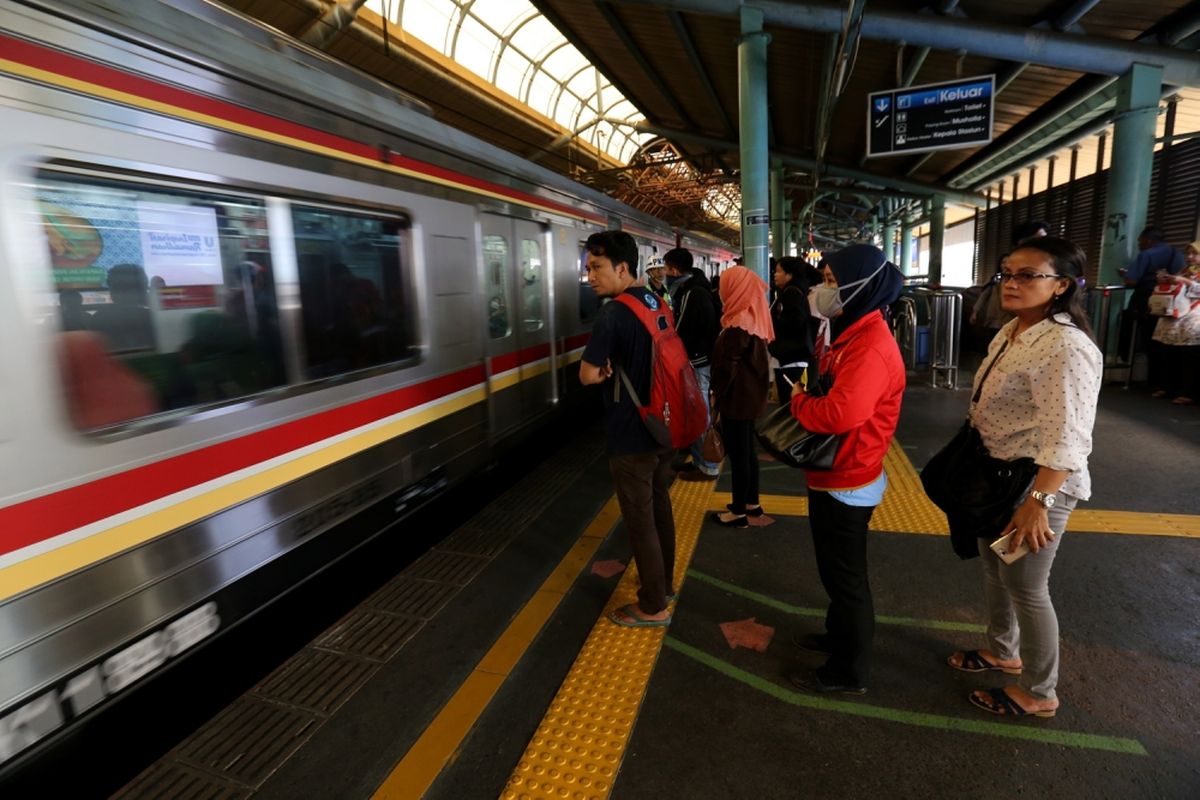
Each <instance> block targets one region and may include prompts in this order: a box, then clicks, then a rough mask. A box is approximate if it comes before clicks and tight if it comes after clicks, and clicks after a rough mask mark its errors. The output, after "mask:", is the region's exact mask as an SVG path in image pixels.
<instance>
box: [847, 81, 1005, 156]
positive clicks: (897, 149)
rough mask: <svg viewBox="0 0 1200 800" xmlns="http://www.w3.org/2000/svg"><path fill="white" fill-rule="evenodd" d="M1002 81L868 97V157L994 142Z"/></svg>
mask: <svg viewBox="0 0 1200 800" xmlns="http://www.w3.org/2000/svg"><path fill="white" fill-rule="evenodd" d="M995 89H996V76H995V75H984V76H982V77H977V78H963V79H962V80H957V81H950V82H948V83H931V84H926V85H925V86H910V87H907V88H904V89H892V90H890V91H886V92H873V93H872V94H871V95H869V97H868V103H869V105H868V112H867V155H868V156H885V155H891V154H893V153H922V152H927V151H930V150H950V149H953V148H957V147H976V146H978V145H981V144H987V143H988V142H990V141H992V126H993V121H994V106H993V103H992V99H993V97H994V96H995V94H996V91H995Z"/></svg>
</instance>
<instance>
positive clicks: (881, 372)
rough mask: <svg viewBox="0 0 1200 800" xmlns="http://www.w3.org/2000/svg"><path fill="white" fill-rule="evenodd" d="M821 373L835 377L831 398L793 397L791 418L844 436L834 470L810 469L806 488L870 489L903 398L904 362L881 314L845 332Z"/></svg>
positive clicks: (828, 353) (817, 430)
mask: <svg viewBox="0 0 1200 800" xmlns="http://www.w3.org/2000/svg"><path fill="white" fill-rule="evenodd" d="M821 372H822V373H825V374H828V375H831V376H832V378H833V387H832V388H831V389H830V390H829V394H828V395H826V396H825V397H812V396H810V395H807V394H803V393H797V394H795V395H793V396H792V414H793V415H794V416H795V417H796V419H798V420H800V424H801V425H803V426H804V427H805V428H806V429H807V430H810V431H813V432H815V433H841V434H844V436H843V437H842V444H841V446H840V447H839V448H838V454H837V458H836V459H834V462H833V469H832V470H829V471H808V472H807V475H808V485H809V487H811V488H813V489H818V490H821V491H831V490H833V491H837V490H846V489H857V488H859V487H862V486H866V485H867V484H869V483H871V482H872V481H874V480H875V479H876V478H878V477H879V474H880V473H881V472H882V471H883V457H884V455H886V454H887V450H888V445H889V444H890V443H891V441H892V434H893V433H895V432H896V424H897V423H898V422H899V421H900V400H901V398H902V396H903V395H904V384H905V375H904V360H903V359H902V358H901V357H900V349H899V348H898V347H897V346H896V340H895V339H894V338H893V337H892V332H891V331H890V330H888V325H887V323H886V322H885V321H884V319H883V315H882V314H881V313H879V312H878V311H874V312H871V313H870V314H867V315H866V316H865V317H863V318H862V319H860V320H858V321H856V322H855V323H854V324H852V325H851V326H850V327H849V328H847V329H846V330H845V331H843V332H842V335H841V336H839V337H838V339H837V341H836V342H834V343H833V345H832V346H831V347H830V348H829V349H828V351H826V352H825V354H824V355H822V356H821Z"/></svg>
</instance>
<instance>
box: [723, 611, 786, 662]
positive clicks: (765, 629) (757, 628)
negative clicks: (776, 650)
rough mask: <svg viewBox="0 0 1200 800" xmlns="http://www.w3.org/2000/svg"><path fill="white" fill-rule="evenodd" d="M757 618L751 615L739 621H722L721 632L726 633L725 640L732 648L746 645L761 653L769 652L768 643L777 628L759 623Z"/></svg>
mask: <svg viewBox="0 0 1200 800" xmlns="http://www.w3.org/2000/svg"><path fill="white" fill-rule="evenodd" d="M755 619H756V617H751V618H750V619H743V620H738V621H737V622H722V623H721V633H723V634H725V641H727V642H729V649H730V650H736V649H737V648H739V647H745V648H746V649H748V650H757V651H758V652H760V653H765V652H767V645H768V644H770V643H771V637H772V636H774V635H775V629H774V628H772V627H771V626H770V625H759V624H758V623H757V622H755V621H754V620H755Z"/></svg>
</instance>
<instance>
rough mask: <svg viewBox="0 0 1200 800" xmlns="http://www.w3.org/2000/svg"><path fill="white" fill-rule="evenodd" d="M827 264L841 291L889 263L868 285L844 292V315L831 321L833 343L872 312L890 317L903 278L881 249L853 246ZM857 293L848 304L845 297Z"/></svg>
mask: <svg viewBox="0 0 1200 800" xmlns="http://www.w3.org/2000/svg"><path fill="white" fill-rule="evenodd" d="M828 262H829V269H830V270H832V271H833V277H835V278H837V282H838V287H839V288H840V287H842V286H845V285H846V284H848V283H854V282H855V281H859V280H862V279H863V278H865V277H867V276H868V275H870V274H871V273H873V272H875V270H877V269H879V267H880V265H882V264H885V263H886V264H887V266H885V267H884V268H883V269H882V270H880V271H879V273H878V274H876V275H875V277H874V278H872V279H871V280H870V282H869V283H867V284H866V285H865V286H852V287H850V288H849V289H842V290H841V296H842V302H843V303H845V305H844V306H842V313H841V314H839V315H838V316H837V317H836V318H835V319H834V320H833V321H832V322H831V325H832V328H831V331H830V333H831V334H832V338H833V340H835V341H836V340H837V338H838V337H839V336H841V335H842V331H844V330H846V328H849V327H850V326H851V325H853V324H854V323H855V322H858V321H859V320H860V319H862V318H863V317H865V316H866V315H867V314H870V313H871V312H872V311H876V310H879V309H883V310H884V317H885V318H886V317H887V313H888V312H887V308H888V306H890V305H891V304H892V303H894V302H896V298H898V297H899V296H900V290H901V288H903V286H904V276H903V275H901V274H900V270H899V269H897V268H896V265H895V264H891V263H888V262H887V260H886V259H885V258H884V257H883V251H882V250H880V249H879V248H878V247H875V246H874V245H869V244H852V245H850V246H849V247H844V248H842V249H841V250H838V251H837V252H836V253H834V254H833V255H831V256H829V257H828ZM855 290H858V294H856V295H854V298H853V299H852V300H850V301H848V302H847V301H846V299H845V298H846V297H848V296H849V295H850V294H852V293H853V292H854V291H855Z"/></svg>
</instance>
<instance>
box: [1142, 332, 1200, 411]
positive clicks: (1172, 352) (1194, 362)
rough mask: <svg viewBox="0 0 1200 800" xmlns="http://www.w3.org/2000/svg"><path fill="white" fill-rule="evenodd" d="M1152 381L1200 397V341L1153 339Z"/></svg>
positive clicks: (1175, 394) (1175, 392)
mask: <svg viewBox="0 0 1200 800" xmlns="http://www.w3.org/2000/svg"><path fill="white" fill-rule="evenodd" d="M1150 385H1151V386H1152V387H1154V388H1155V389H1163V390H1165V391H1166V392H1167V395H1168V396H1169V397H1190V398H1192V399H1193V400H1200V345H1185V344H1163V343H1162V342H1151V343H1150Z"/></svg>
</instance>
